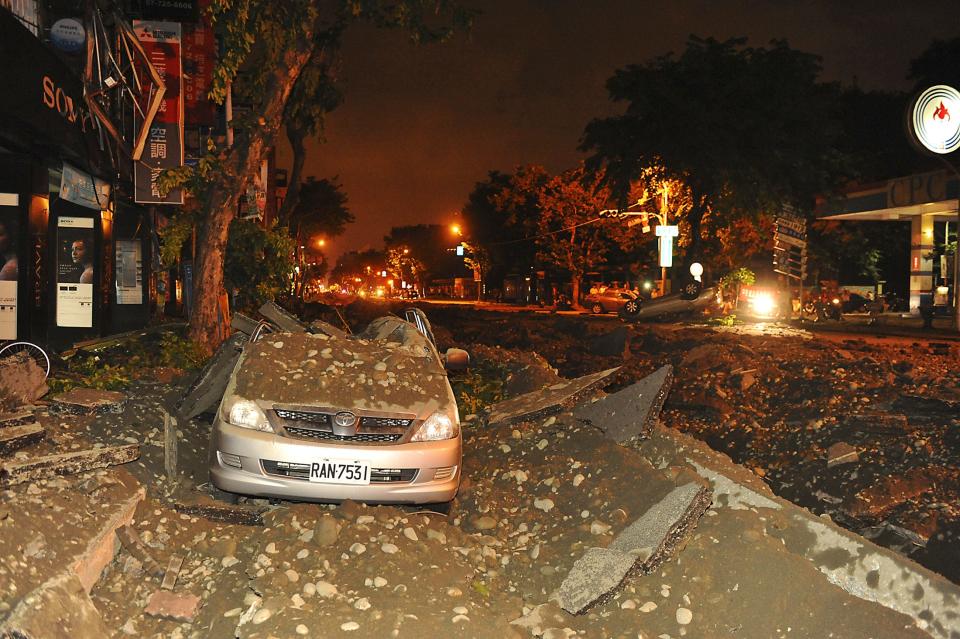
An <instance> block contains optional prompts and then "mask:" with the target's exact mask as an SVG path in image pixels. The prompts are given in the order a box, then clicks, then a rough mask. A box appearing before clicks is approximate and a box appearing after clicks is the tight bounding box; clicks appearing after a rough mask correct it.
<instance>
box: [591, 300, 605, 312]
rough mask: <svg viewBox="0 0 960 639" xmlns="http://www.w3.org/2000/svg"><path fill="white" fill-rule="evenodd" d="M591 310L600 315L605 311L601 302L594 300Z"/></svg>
mask: <svg viewBox="0 0 960 639" xmlns="http://www.w3.org/2000/svg"><path fill="white" fill-rule="evenodd" d="M590 310H591V311H592V312H593V313H595V314H597V315H599V314H600V313H602V312H603V306H602V305H601V304H600V302H594V303H593V306H591V307H590Z"/></svg>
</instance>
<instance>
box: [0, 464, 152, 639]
mask: <svg viewBox="0 0 960 639" xmlns="http://www.w3.org/2000/svg"><path fill="white" fill-rule="evenodd" d="M144 492H145V491H144V488H143V487H142V486H141V485H140V484H139V482H137V480H136V479H135V478H134V477H133V476H132V475H131V474H130V473H129V472H127V471H126V470H123V469H111V470H100V471H96V472H94V473H90V474H89V475H87V476H86V477H85V478H84V480H83V481H79V480H76V479H75V478H74V479H73V480H67V479H65V478H60V477H58V478H55V479H52V480H49V481H44V482H37V483H29V484H21V485H19V486H15V487H14V488H12V489H9V490H6V491H5V492H4V501H5V503H6V504H8V505H9V506H10V512H9V514H8V515H7V517H6V518H4V519H3V520H0V636H2V631H3V630H7V631H9V632H12V631H13V630H14V629H26V630H29V629H43V628H47V627H56V626H55V625H53V626H51V625H50V624H52V623H54V621H55V620H56V619H60V620H61V621H62V623H63V624H72V625H65V626H64V627H65V628H66V627H69V628H70V629H71V631H70V632H65V631H61V630H59V629H58V630H56V631H51V632H41V631H34V632H33V634H27V636H31V637H58V636H70V637H105V636H109V634H110V633H108V632H102V631H101V625H102V622H100V621H99V615H98V614H95V613H96V610H95V609H93V605H92V604H91V603H89V597H87V593H88V592H89V591H90V589H91V588H92V587H93V585H94V584H95V583H96V582H97V580H98V579H99V578H100V574H101V572H102V571H103V568H104V567H105V566H106V565H107V564H108V563H109V562H110V561H112V560H113V557H114V555H115V553H116V550H117V548H118V546H119V544H118V542H117V539H116V535H115V534H114V531H116V530H117V528H119V527H121V526H124V525H127V524H129V523H130V522H132V521H133V516H134V512H135V511H136V508H137V505H138V504H139V503H140V501H142V500H143V498H144ZM88 606H89V610H88V609H87V607H88ZM51 620H54V621H51ZM26 630H24V632H26ZM97 633H99V634H97Z"/></svg>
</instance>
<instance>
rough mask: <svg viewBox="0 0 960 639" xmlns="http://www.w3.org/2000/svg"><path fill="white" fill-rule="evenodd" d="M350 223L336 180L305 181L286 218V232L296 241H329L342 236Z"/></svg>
mask: <svg viewBox="0 0 960 639" xmlns="http://www.w3.org/2000/svg"><path fill="white" fill-rule="evenodd" d="M353 221H354V217H353V213H351V212H350V208H349V207H348V206H347V194H346V193H344V191H343V186H342V185H341V184H340V183H339V182H338V181H337V178H333V179H331V180H328V179H321V180H318V179H316V178H314V177H313V176H311V177H308V178H307V180H306V181H305V182H304V183H303V184H302V185H301V188H300V200H299V202H298V203H297V206H296V207H295V208H294V209H293V211H292V213H291V215H290V221H289V223H290V228H291V230H292V232H293V234H294V235H295V236H296V237H299V238H302V239H309V238H312V237H315V236H320V235H322V236H326V237H332V236H337V235H340V234H341V233H343V231H344V229H345V228H346V225H347V224H350V223H352V222H353Z"/></svg>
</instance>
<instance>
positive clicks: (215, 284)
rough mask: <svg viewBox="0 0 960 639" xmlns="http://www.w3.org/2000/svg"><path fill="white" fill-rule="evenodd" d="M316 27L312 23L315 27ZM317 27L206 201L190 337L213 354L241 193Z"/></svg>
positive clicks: (300, 43)
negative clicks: (229, 243)
mask: <svg viewBox="0 0 960 639" xmlns="http://www.w3.org/2000/svg"><path fill="white" fill-rule="evenodd" d="M317 26H318V25H316V24H315V25H313V27H314V29H315V28H317ZM314 29H305V30H304V32H301V35H300V37H299V38H298V39H297V40H296V42H294V43H293V44H292V45H291V47H290V48H289V49H287V51H286V53H285V54H284V59H283V61H282V63H281V64H279V65H277V67H276V68H275V69H274V70H273V71H272V72H271V74H270V77H269V78H268V80H267V82H266V83H265V90H264V94H263V95H264V98H263V101H262V102H261V103H260V105H259V107H260V111H261V112H260V118H259V121H258V124H257V125H256V126H253V127H252V128H251V129H249V130H244V131H241V133H240V135H238V136H237V139H236V140H235V143H234V145H233V146H232V147H230V148H229V149H227V151H226V157H225V158H224V160H223V169H222V173H221V174H220V176H219V179H218V180H217V183H216V184H215V185H214V186H213V187H211V189H210V191H208V193H207V197H206V202H203V203H201V206H203V207H204V208H205V209H206V210H207V215H206V217H205V219H204V221H203V226H202V228H201V231H200V237H199V238H198V239H199V242H198V246H197V249H198V250H197V255H196V273H195V274H194V284H193V291H194V295H193V299H194V302H193V312H192V313H191V316H190V329H189V337H190V339H192V340H194V341H195V342H197V343H198V344H199V345H200V346H201V348H203V349H204V350H205V351H206V352H207V353H208V354H210V353H212V352H213V351H214V349H216V347H217V346H218V345H219V344H220V342H221V341H223V339H224V338H225V337H226V335H227V334H229V326H230V317H229V311H228V309H224V311H225V313H224V314H225V315H227V316H226V317H221V316H220V313H219V310H220V303H219V302H220V298H221V297H222V296H223V294H224V284H223V263H224V257H225V249H226V246H227V232H228V231H229V229H230V223H231V222H232V221H233V219H234V217H235V216H236V213H237V202H238V200H239V198H240V194H241V193H243V191H244V190H245V189H246V187H247V183H248V182H249V180H250V177H251V176H252V175H253V174H254V172H255V171H257V170H259V168H260V163H261V161H262V159H263V157H264V154H265V153H266V151H267V150H268V149H269V147H270V146H272V145H273V144H275V142H276V139H277V135H278V133H279V131H280V127H281V125H282V119H283V112H284V107H285V105H286V103H287V99H288V98H289V96H290V91H291V89H292V88H293V85H294V83H295V82H296V80H297V76H298V75H299V74H300V71H301V70H302V69H303V67H304V65H305V64H306V63H307V60H309V59H310V55H311V54H312V53H313V50H314V47H315V46H316V45H315V44H314V43H313V32H314Z"/></svg>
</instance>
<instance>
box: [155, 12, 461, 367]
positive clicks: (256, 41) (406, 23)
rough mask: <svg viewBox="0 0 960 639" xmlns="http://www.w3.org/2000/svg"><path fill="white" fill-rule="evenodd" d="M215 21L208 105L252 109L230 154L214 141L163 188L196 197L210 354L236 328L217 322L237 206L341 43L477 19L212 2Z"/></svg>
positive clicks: (199, 285) (197, 279)
mask: <svg viewBox="0 0 960 639" xmlns="http://www.w3.org/2000/svg"><path fill="white" fill-rule="evenodd" d="M209 17H210V21H211V23H212V25H213V28H214V30H215V31H216V32H217V34H218V36H219V37H220V40H221V44H222V54H221V56H220V57H219V58H218V60H217V64H216V66H215V68H214V74H213V77H214V79H213V86H212V89H211V92H210V98H211V99H212V100H214V101H215V102H217V103H223V101H224V99H225V98H226V96H227V93H228V91H232V92H233V94H234V96H235V97H236V98H237V100H238V101H240V102H243V103H246V104H249V105H250V106H251V109H250V111H249V114H248V115H245V116H243V117H238V118H236V119H235V120H234V121H233V122H232V123H231V125H232V127H233V129H234V132H235V133H234V141H233V144H232V145H231V146H227V145H226V144H219V143H217V142H216V141H214V140H209V141H208V143H207V153H206V155H205V156H204V157H203V158H201V159H200V160H199V161H198V163H197V165H196V166H189V167H183V168H181V169H177V170H174V171H169V172H167V175H165V176H164V178H163V180H162V186H163V187H164V188H170V187H173V186H178V185H179V186H183V187H184V188H185V189H186V191H187V192H188V193H189V195H190V197H191V204H190V205H189V206H187V207H185V208H184V211H183V214H182V217H181V220H180V225H181V226H182V225H184V224H194V223H195V224H197V226H198V228H199V234H198V242H197V255H196V256H195V262H196V264H195V275H194V306H193V311H192V313H191V317H190V328H189V336H190V338H191V339H193V340H195V341H197V342H198V343H199V344H200V345H201V346H202V347H203V348H204V349H205V350H207V351H211V350H212V349H213V348H215V347H216V346H217V345H218V344H219V342H220V341H221V340H222V339H223V337H224V333H223V332H222V329H221V328H219V327H222V326H229V318H225V319H227V321H226V322H222V321H219V318H218V313H219V310H220V309H219V304H218V300H219V299H220V297H221V295H222V294H223V291H224V277H223V263H224V259H225V257H226V256H225V250H226V246H227V237H228V231H229V228H230V223H231V222H232V221H233V219H234V217H235V215H236V210H237V203H238V199H239V197H240V195H241V194H242V193H244V192H245V191H246V187H247V184H248V183H249V181H250V179H251V177H252V176H253V175H254V174H255V172H256V171H257V170H258V169H259V167H260V164H261V161H262V160H263V158H264V157H266V153H267V152H268V151H269V149H270V148H271V147H272V146H273V145H274V144H276V142H277V139H278V136H279V134H280V132H281V130H282V129H283V127H284V125H285V121H286V119H287V118H290V117H299V116H297V115H296V113H295V112H294V109H293V105H294V102H296V101H298V100H299V101H302V102H309V101H312V100H314V99H316V95H314V94H313V92H311V90H309V87H308V86H305V84H307V83H309V82H311V81H312V80H311V78H313V74H312V72H313V71H314V70H316V69H322V68H324V66H325V65H328V64H329V63H330V62H331V60H332V56H333V54H334V52H335V51H336V50H337V49H338V46H337V45H338V43H339V42H340V39H341V38H342V36H343V34H344V33H345V32H346V30H347V29H348V28H349V27H350V26H351V25H354V24H357V23H359V22H370V23H373V24H376V25H378V26H382V27H396V28H402V29H406V30H408V32H409V33H410V37H411V39H412V40H414V41H415V42H430V41H437V40H442V39H444V38H446V37H448V36H449V35H450V34H451V33H452V32H453V31H454V29H455V28H457V27H461V26H466V25H467V24H468V23H469V21H470V19H471V17H472V15H471V14H470V13H469V12H466V11H464V10H462V9H459V8H458V7H456V6H454V5H453V4H452V3H451V2H449V1H448V0H433V1H428V0H326V1H317V0H285V1H284V2H275V1H273V0H212V1H211V5H210V9H209ZM305 71H306V73H305ZM298 84H299V87H298ZM291 100H293V101H294V102H291ZM321 101H322V100H321ZM304 120H310V117H305V118H304ZM181 236H182V234H181Z"/></svg>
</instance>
